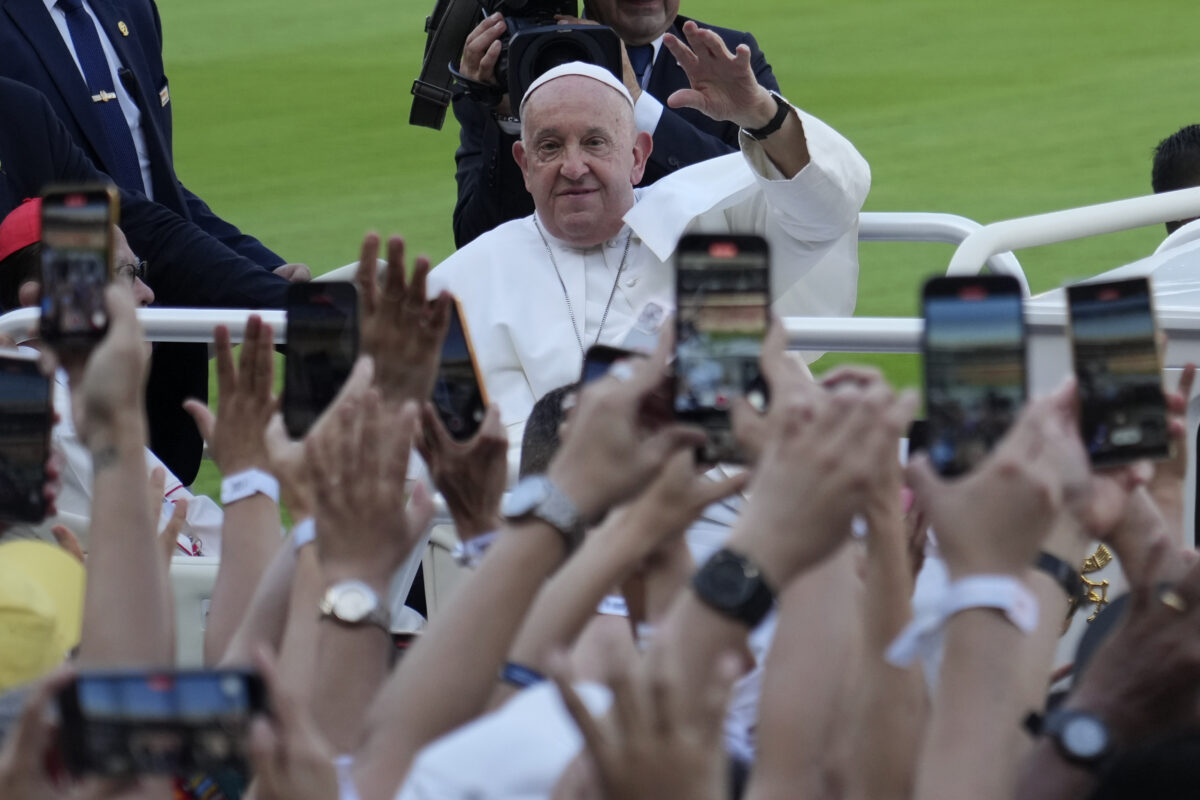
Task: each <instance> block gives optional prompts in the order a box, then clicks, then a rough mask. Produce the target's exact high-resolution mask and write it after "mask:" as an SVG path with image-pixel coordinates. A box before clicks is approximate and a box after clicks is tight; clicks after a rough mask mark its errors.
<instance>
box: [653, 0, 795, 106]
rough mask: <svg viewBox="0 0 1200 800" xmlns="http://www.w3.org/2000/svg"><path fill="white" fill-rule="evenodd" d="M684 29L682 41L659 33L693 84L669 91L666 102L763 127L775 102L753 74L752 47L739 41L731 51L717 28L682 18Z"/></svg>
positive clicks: (670, 104)
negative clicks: (704, 26)
mask: <svg viewBox="0 0 1200 800" xmlns="http://www.w3.org/2000/svg"><path fill="white" fill-rule="evenodd" d="M683 35H684V36H685V37H686V38H687V44H686V45H685V44H684V43H683V42H681V41H679V39H677V38H675V37H674V36H672V35H671V34H669V33H668V34H665V35H664V36H663V44H664V45H665V46H666V47H667V49H668V50H670V51H671V54H672V55H674V56H675V59H676V60H677V61H678V62H679V66H680V67H682V68H683V71H684V72H686V73H687V76H688V81H689V82H690V83H691V84H692V88H690V89H679V90H678V91H675V92H673V93H672V94H671V96H670V97H668V98H667V105H668V106H670V107H671V108H684V107H687V108H694V109H696V110H697V111H700V112H701V113H703V114H705V115H706V116H708V117H711V118H712V119H715V120H718V121H724V120H728V121H730V122H733V123H735V124H736V125H738V126H739V127H742V128H751V129H753V128H762V127H765V126H766V125H767V123H769V122H770V121H771V119H772V118H773V117H774V116H775V113H776V111H778V109H779V107H778V106H777V105H776V103H775V100H774V99H773V98H772V97H771V93H770V92H769V91H767V90H766V89H764V88H763V87H762V86H760V85H759V84H758V81H757V80H756V79H755V77H754V69H753V68H752V67H751V66H750V48H749V47H747V46H746V45H744V44H739V45H738V47H737V51H736V52H734V53H731V52H729V48H727V47H726V46H725V42H724V41H723V40H722V39H721V37H720V36H719V35H718V34H717V33H715V32H714V31H710V30H707V29H704V28H701V27H700V26H699V25H697V24H696V23H695V22H692V21H691V20H688V21H687V22H685V23H684V24H683Z"/></svg>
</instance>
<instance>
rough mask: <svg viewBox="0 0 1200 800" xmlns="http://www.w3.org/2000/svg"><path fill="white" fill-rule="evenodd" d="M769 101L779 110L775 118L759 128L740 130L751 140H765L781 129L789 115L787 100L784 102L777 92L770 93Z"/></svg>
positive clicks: (789, 106) (789, 105) (790, 106)
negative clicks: (771, 100) (773, 102)
mask: <svg viewBox="0 0 1200 800" xmlns="http://www.w3.org/2000/svg"><path fill="white" fill-rule="evenodd" d="M771 99H773V100H774V101H775V104H776V105H777V106H779V109H778V110H777V111H776V112H775V116H773V117H771V121H770V122H768V123H767V124H766V125H763V126H762V127H761V128H742V130H744V131H745V132H746V135H747V136H749V137H750V138H751V139H757V140H759V141H762V140H763V139H765V138H767V137H768V136H770V135H771V134H772V133H774V132H775V131H777V130H779V129H780V128H782V127H783V121H784V120H785V119H787V115H788V114H790V113H791V111H792V104H791V103H789V102H788V101H787V100H784V99H783V95H781V94H779V92H771Z"/></svg>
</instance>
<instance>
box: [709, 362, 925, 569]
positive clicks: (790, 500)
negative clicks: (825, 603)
mask: <svg viewBox="0 0 1200 800" xmlns="http://www.w3.org/2000/svg"><path fill="white" fill-rule="evenodd" d="M785 366H786V365H785V364H784V362H782V361H779V362H777V364H774V365H771V366H768V362H764V365H763V367H764V372H765V373H766V378H767V380H768V382H769V383H770V385H771V391H772V396H771V407H770V409H769V410H768V412H767V425H768V430H767V433H768V436H767V444H766V447H765V449H764V451H763V454H762V457H761V459H760V460H759V464H758V467H757V468H756V470H755V476H754V479H753V481H752V482H751V485H750V497H751V499H750V503H749V504H748V505H747V508H746V509H745V511H744V512H743V514H742V519H741V520H740V521H739V523H738V526H737V528H736V530H735V538H736V539H737V540H738V541H737V542H736V543H735V542H734V541H733V540H731V542H730V546H731V547H732V548H734V549H737V550H738V551H739V552H743V553H744V554H746V555H750V556H752V558H753V560H754V562H755V563H756V564H758V565H759V567H760V568H761V569H763V570H764V572H765V573H766V574H767V577H768V579H769V581H770V582H771V584H772V585H773V586H774V587H775V588H776V589H777V590H782V588H783V587H784V586H785V585H786V584H787V583H788V582H789V581H790V580H791V579H792V578H793V577H795V576H796V575H797V574H799V573H800V572H802V571H803V570H805V569H808V568H811V567H812V566H814V565H816V564H817V563H818V562H820V561H821V560H823V559H824V558H826V557H827V556H829V555H830V554H831V553H833V552H834V551H835V550H836V549H837V548H838V547H839V546H840V545H841V544H842V543H843V542H844V541H845V540H846V538H847V537H848V536H849V534H850V521H851V519H852V518H853V516H854V515H855V514H856V513H859V512H861V511H863V510H864V509H865V508H866V507H867V504H868V503H869V502H870V500H871V497H872V495H873V492H874V488H873V487H874V485H875V482H876V481H877V480H878V473H879V470H880V469H885V468H886V465H887V464H888V463H890V462H892V461H895V460H896V459H897V458H898V449H897V442H898V441H899V439H900V437H901V436H902V435H903V432H904V430H905V429H906V428H907V425H908V423H909V421H910V419H911V418H912V412H913V409H914V408H915V407H916V396H915V395H914V394H913V393H911V392H905V393H903V394H901V395H899V396H896V395H895V394H893V392H892V390H891V388H890V387H889V386H888V385H887V384H886V382H884V381H883V380H882V379H879V378H877V377H873V378H872V379H870V380H868V379H867V376H866V373H862V374H859V373H855V374H854V375H853V379H851V376H850V375H849V374H847V375H845V376H844V377H843V378H840V379H838V380H835V381H833V382H832V384H831V386H830V387H829V388H823V387H820V386H817V385H815V384H813V383H812V381H810V380H807V379H805V378H804V377H803V376H802V375H801V374H800V373H799V372H797V371H796V370H795V369H794V368H792V367H788V368H787V369H786V370H784V367H785Z"/></svg>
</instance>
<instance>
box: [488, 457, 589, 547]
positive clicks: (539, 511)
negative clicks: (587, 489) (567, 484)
mask: <svg viewBox="0 0 1200 800" xmlns="http://www.w3.org/2000/svg"><path fill="white" fill-rule="evenodd" d="M531 483H536V484H538V485H539V486H540V488H541V490H542V492H543V497H542V499H541V500H540V501H538V502H537V503H536V504H534V505H533V506H532V507H530V508H528V509H521V510H519V511H518V512H517V513H515V514H508V513H506V514H505V518H506V519H508V520H511V521H514V522H520V521H523V520H526V519H529V518H530V517H533V518H535V519H540V520H541V521H542V522H545V523H546V524H547V525H549V526H550V527H552V528H554V529H555V530H556V531H558V532H559V534H561V535H562V537H563V542H564V543H565V544H566V547H567V552H568V553H571V552H574V550H575V548H577V547H578V546H579V543H580V542H582V541H583V533H584V528H583V519H582V517H581V516H580V514H579V509H578V508H576V507H575V503H574V502H572V500H571V498H569V497H567V495H566V494H565V493H563V491H562V490H561V489H559V488H558V487H557V486H555V485H554V482H553V481H551V480H550V479H549V478H547V477H546V476H545V475H531V476H529V477H528V478H525V479H524V480H522V481H521V482H520V483H518V484H517V486H516V487H514V489H513V494H520V492H521V490H522V484H526V485H528V484H531Z"/></svg>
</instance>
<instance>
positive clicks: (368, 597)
mask: <svg viewBox="0 0 1200 800" xmlns="http://www.w3.org/2000/svg"><path fill="white" fill-rule="evenodd" d="M376 602H377V601H376V599H375V595H374V594H373V593H371V592H370V591H369V590H367V589H365V587H360V586H355V585H353V584H351V585H345V586H341V587H338V593H337V596H336V597H335V598H334V599H333V614H334V616H336V617H337V618H338V619H340V620H342V621H343V622H361V621H362V620H364V619H366V618H367V615H368V614H370V613H371V612H372V611H374V610H375V604H376Z"/></svg>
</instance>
